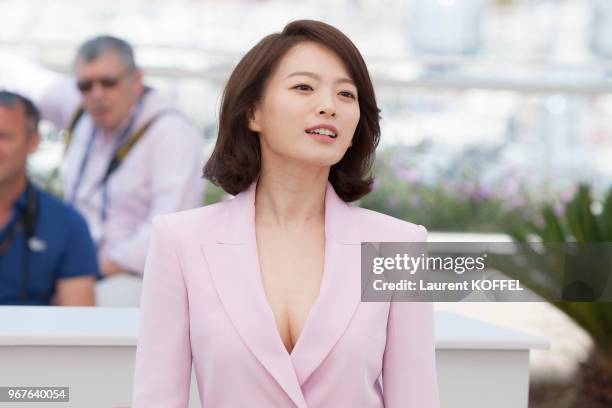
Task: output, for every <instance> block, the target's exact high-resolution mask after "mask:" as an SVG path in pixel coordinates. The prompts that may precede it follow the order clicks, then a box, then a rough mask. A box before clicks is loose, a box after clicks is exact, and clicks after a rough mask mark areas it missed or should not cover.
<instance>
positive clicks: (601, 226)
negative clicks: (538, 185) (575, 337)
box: [492, 185, 612, 353]
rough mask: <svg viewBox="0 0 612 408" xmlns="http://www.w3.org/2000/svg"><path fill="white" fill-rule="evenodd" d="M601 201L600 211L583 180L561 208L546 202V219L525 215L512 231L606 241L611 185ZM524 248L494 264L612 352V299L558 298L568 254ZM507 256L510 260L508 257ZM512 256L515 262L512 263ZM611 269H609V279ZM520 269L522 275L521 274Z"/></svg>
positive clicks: (610, 231)
mask: <svg viewBox="0 0 612 408" xmlns="http://www.w3.org/2000/svg"><path fill="white" fill-rule="evenodd" d="M599 204H600V205H601V207H600V209H601V211H599V210H597V211H594V210H595V209H596V208H597V207H598V203H597V202H594V200H593V198H592V196H591V191H590V188H589V187H588V186H587V185H581V186H580V187H579V189H578V191H577V192H576V193H575V195H574V196H573V198H572V199H571V200H570V201H569V202H568V203H567V204H566V205H565V208H561V209H559V210H557V211H555V209H554V208H553V206H552V205H550V204H547V205H545V206H544V207H543V209H542V212H541V214H542V219H541V220H540V221H539V222H534V221H523V222H517V223H515V224H514V225H513V226H512V228H510V229H509V230H508V233H509V234H510V235H511V236H512V238H513V240H514V241H515V242H517V243H523V244H526V243H529V242H531V243H533V242H534V241H541V242H544V243H552V242H558V243H567V242H578V243H601V242H606V243H610V242H612V188H611V189H610V190H609V191H608V193H607V194H606V196H605V198H604V200H603V202H601V203H599ZM520 248H521V251H520V253H518V254H516V256H514V257H513V260H512V261H508V260H506V261H502V260H500V259H499V258H495V261H494V262H492V264H493V266H495V267H496V268H497V269H499V270H500V271H501V272H503V273H505V274H506V275H508V276H510V277H513V278H519V279H520V280H521V283H522V284H523V286H525V287H527V288H529V289H531V290H533V291H534V292H535V293H537V294H538V295H540V296H542V297H543V298H544V299H546V300H548V301H550V302H551V304H553V305H554V306H556V307H557V308H559V309H560V310H561V311H563V312H564V313H565V314H567V316H569V317H570V318H572V319H573V320H574V321H575V322H576V323H577V324H578V325H579V326H580V327H582V328H583V329H584V330H586V331H587V332H588V333H589V335H590V336H591V337H592V339H593V341H594V343H595V344H596V345H597V346H598V347H599V348H601V349H602V350H604V351H605V352H607V353H612V302H597V303H595V302H569V301H553V299H555V298H557V297H556V296H555V293H560V288H561V287H562V285H563V281H562V280H563V276H562V275H561V274H559V271H562V270H563V267H562V265H560V263H561V262H563V261H564V259H563V257H559V256H554V254H546V255H542V254H541V253H538V252H537V251H536V250H535V249H533V248H531V245H521V247H520ZM504 262H506V263H504ZM508 262H512V264H510V263H508ZM521 267H522V268H527V273H520V274H517V273H516V271H517V270H518V268H521ZM580 273H584V274H590V275H588V276H584V277H583V278H584V279H587V280H589V279H591V278H592V279H593V282H595V283H594V285H595V286H594V287H595V288H598V287H597V285H599V286H600V287H599V289H600V288H601V286H602V285H605V284H606V282H599V283H598V282H596V280H597V279H598V278H599V277H600V276H601V275H599V276H598V274H597V273H594V271H593V270H584V271H582V270H581V271H580ZM609 274H610V271H609V270H607V271H605V276H603V277H605V278H606V279H610V278H609ZM519 275H520V276H519Z"/></svg>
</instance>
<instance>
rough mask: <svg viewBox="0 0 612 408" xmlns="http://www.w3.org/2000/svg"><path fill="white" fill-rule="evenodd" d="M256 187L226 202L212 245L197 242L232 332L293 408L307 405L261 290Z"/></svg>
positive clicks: (210, 243)
mask: <svg viewBox="0 0 612 408" xmlns="http://www.w3.org/2000/svg"><path fill="white" fill-rule="evenodd" d="M254 202H255V183H253V184H252V185H251V187H250V188H249V189H248V190H247V191H244V192H242V193H240V194H238V195H237V196H236V197H234V198H232V199H231V200H230V201H229V202H228V207H227V210H226V212H225V219H224V220H223V222H222V224H221V229H220V230H219V232H220V233H219V235H218V236H217V239H216V240H215V241H214V242H206V241H204V242H202V248H203V252H204V257H205V258H206V260H207V262H208V266H209V270H210V273H211V276H212V279H213V282H214V285H215V287H216V289H217V293H218V294H219V298H220V299H221V303H222V304H223V307H224V308H225V311H226V312H227V314H228V316H229V318H230V320H231V321H232V323H233V325H234V327H235V328H236V331H237V332H238V333H239V335H240V336H241V337H242V339H243V340H244V342H245V344H246V346H247V347H248V348H249V349H250V350H251V352H252V353H253V355H254V356H255V357H256V358H257V359H258V360H259V362H260V363H261V364H262V365H263V366H264V367H265V368H266V370H267V371H268V372H269V373H270V374H271V375H272V377H273V378H274V379H275V380H276V382H278V384H279V385H280V386H281V388H282V389H283V390H284V391H285V392H286V393H287V395H289V397H290V398H291V399H292V400H293V402H294V403H295V405H296V406H298V407H300V408H306V401H305V399H304V395H303V394H302V390H301V388H300V385H299V383H298V381H297V378H296V376H295V371H294V368H293V365H292V364H291V359H290V357H289V355H288V354H287V350H286V349H285V346H284V345H283V342H282V340H281V338H280V336H279V335H278V329H277V327H276V322H275V320H274V315H273V313H272V310H271V309H270V307H269V305H268V301H267V299H266V298H265V293H264V291H263V284H262V281H261V273H260V270H259V261H258V255H257V244H256V236H255V218H254V217H255V206H254Z"/></svg>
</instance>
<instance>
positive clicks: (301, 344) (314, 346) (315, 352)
mask: <svg viewBox="0 0 612 408" xmlns="http://www.w3.org/2000/svg"><path fill="white" fill-rule="evenodd" d="M352 214H353V212H352V208H351V206H349V205H348V204H347V203H345V202H344V201H343V200H342V199H341V198H340V197H338V195H337V194H336V192H335V191H334V189H333V187H332V185H331V183H329V182H328V183H327V190H326V193H325V267H324V274H323V280H322V282H321V288H320V290H319V296H318V297H317V300H316V301H315V303H314V305H313V306H312V309H311V310H310V313H309V315H308V318H307V320H306V323H305V324H304V328H303V330H302V333H301V334H300V337H299V338H298V341H297V343H296V345H295V347H294V349H293V352H292V353H291V359H292V360H293V364H294V366H295V370H296V374H297V376H298V379H299V382H300V385H303V384H304V383H305V382H306V381H307V380H308V378H309V377H310V376H311V375H312V373H313V372H314V371H315V370H316V369H317V368H318V367H319V366H320V365H321V363H322V362H323V360H325V358H326V357H327V355H328V354H329V352H330V351H331V349H332V348H333V347H334V345H335V344H336V343H337V342H338V340H339V339H340V337H341V336H342V335H343V334H344V332H345V331H346V329H347V327H348V325H349V323H350V321H351V318H352V317H353V315H354V313H355V311H356V310H357V306H358V305H359V302H360V301H361V242H360V241H359V235H358V233H357V232H358V231H357V228H358V226H357V225H356V223H355V220H354V219H353V218H352Z"/></svg>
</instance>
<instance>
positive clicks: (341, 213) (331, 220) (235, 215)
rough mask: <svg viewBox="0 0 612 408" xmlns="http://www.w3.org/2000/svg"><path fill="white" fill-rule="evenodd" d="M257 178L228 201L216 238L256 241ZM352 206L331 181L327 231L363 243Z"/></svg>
mask: <svg viewBox="0 0 612 408" xmlns="http://www.w3.org/2000/svg"><path fill="white" fill-rule="evenodd" d="M256 188H257V180H255V181H254V182H252V183H251V185H250V186H249V188H248V189H246V190H245V191H243V192H241V193H239V194H237V195H236V196H235V197H233V198H231V199H230V200H229V202H228V208H227V211H225V215H224V217H225V218H224V220H223V223H222V226H221V228H220V229H219V233H218V235H217V237H216V242H218V243H225V244H245V243H247V242H251V241H255V239H256V235H255V223H254V220H255V191H256ZM352 208H353V207H352V206H351V205H349V204H347V203H346V202H345V201H343V200H342V199H341V198H340V197H339V196H338V194H337V193H336V191H335V190H334V187H333V186H332V184H331V183H330V182H329V180H328V181H327V185H326V189H325V231H326V235H327V236H328V237H329V238H332V239H334V240H335V241H336V242H338V243H341V244H356V245H358V244H360V243H361V241H360V240H359V239H358V238H359V237H358V234H356V233H355V232H357V231H356V229H355V227H356V226H355V225H354V223H353V222H351V216H352V211H351V210H352Z"/></svg>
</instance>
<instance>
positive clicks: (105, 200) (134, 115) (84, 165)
mask: <svg viewBox="0 0 612 408" xmlns="http://www.w3.org/2000/svg"><path fill="white" fill-rule="evenodd" d="M148 91H149V88H145V89H144V91H143V93H142V95H141V96H140V99H139V100H138V105H137V106H136V109H135V110H134V112H133V113H132V115H131V116H130V120H129V122H128V124H127V125H126V127H125V129H124V130H123V132H121V135H120V136H119V138H118V141H117V144H116V147H115V150H114V151H113V155H112V156H111V161H112V160H113V158H114V157H115V156H116V155H117V153H118V152H119V149H121V146H122V145H123V143H124V142H125V141H126V139H127V138H128V136H129V135H130V134H131V132H132V128H133V127H134V123H135V122H136V118H137V117H138V116H139V113H140V111H141V109H142V101H143V99H144V96H145V94H147V93H148ZM97 132H98V127H97V126H95V125H94V127H93V129H92V130H91V134H90V136H89V141H88V142H87V148H86V150H85V154H84V155H83V159H82V160H81V164H80V166H79V173H78V174H77V179H76V181H75V183H74V186H73V188H72V194H71V195H70V199H69V202H70V204H74V202H75V201H76V196H77V192H78V190H79V187H80V185H81V182H82V181H83V174H84V173H85V169H86V168H87V162H88V161H89V156H90V155H91V151H92V149H93V144H94V141H95V137H96V133H97ZM107 182H108V177H107V175H106V174H104V177H103V178H102V180H101V181H100V186H99V187H101V188H102V208H101V212H100V217H101V218H102V221H106V217H107V212H108V210H107V209H108V187H107Z"/></svg>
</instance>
